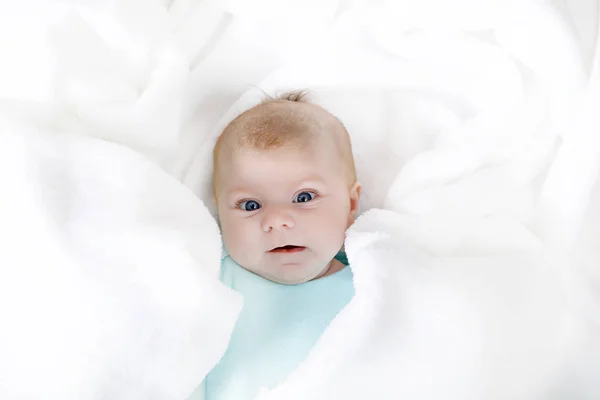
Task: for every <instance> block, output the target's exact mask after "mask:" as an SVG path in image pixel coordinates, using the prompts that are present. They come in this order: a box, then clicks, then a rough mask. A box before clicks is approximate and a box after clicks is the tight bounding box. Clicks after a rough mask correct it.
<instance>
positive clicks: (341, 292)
mask: <svg viewBox="0 0 600 400" xmlns="http://www.w3.org/2000/svg"><path fill="white" fill-rule="evenodd" d="M221 281H222V282H223V283H224V284H225V285H226V286H227V287H230V288H232V289H234V290H235V291H237V292H239V293H240V294H241V295H242V297H243V299H244V306H243V308H242V312H241V314H240V316H239V318H238V320H237V322H236V326H235V329H234V331H233V334H232V337H231V341H230V343H229V346H228V348H227V351H226V352H225V355H224V356H223V358H222V359H221V360H220V361H219V364H218V365H217V366H216V367H215V369H214V370H213V371H211V372H210V373H209V374H208V377H207V378H206V383H205V390H206V397H205V398H206V399H207V400H229V399H232V400H233V399H239V400H244V399H254V398H255V397H256V395H257V394H258V391H259V389H261V388H263V387H264V388H273V387H275V386H277V385H279V384H281V383H283V382H284V381H285V379H286V378H287V376H288V375H289V374H290V373H291V372H292V371H294V370H295V369H296V368H297V367H298V365H300V363H302V362H303V361H304V360H305V359H306V358H307V356H308V354H309V352H310V350H311V349H312V347H313V346H314V344H315V342H316V341H317V339H318V338H319V337H320V336H321V334H322V333H323V332H324V331H325V329H326V328H327V326H328V325H329V323H330V322H331V320H332V319H333V318H334V317H335V316H336V315H337V314H338V313H339V311H340V310H341V309H342V308H343V307H344V306H346V304H347V303H348V302H349V301H350V299H351V298H352V296H353V295H354V287H353V283H352V272H351V269H350V268H348V267H347V268H344V269H343V270H341V271H339V272H337V273H335V274H333V275H330V276H327V277H325V278H321V279H317V280H315V281H311V282H306V283H303V284H300V285H282V284H278V283H274V282H271V281H268V280H266V279H264V278H261V277H259V276H257V275H254V274H252V273H251V272H249V271H246V270H245V269H243V268H242V267H240V266H239V265H237V264H236V263H235V262H234V261H233V260H231V258H229V257H226V258H225V259H224V260H223V265H222V271H221Z"/></svg>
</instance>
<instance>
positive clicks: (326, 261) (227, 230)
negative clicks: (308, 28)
mask: <svg viewBox="0 0 600 400" xmlns="http://www.w3.org/2000/svg"><path fill="white" fill-rule="evenodd" d="M213 160H214V169H213V170H214V172H213V193H214V198H215V203H216V205H217V211H218V217H219V222H220V225H221V231H222V234H223V242H224V244H225V248H226V249H227V251H228V253H229V255H230V257H231V258H232V259H233V260H234V261H235V262H237V263H238V264H239V265H241V266H242V267H244V268H245V269H247V270H249V271H251V272H253V273H255V274H257V275H260V276H262V277H264V278H266V279H269V280H271V281H274V282H279V283H285V284H297V283H302V282H307V281H310V280H313V279H316V278H319V277H322V276H325V275H327V274H328V273H330V272H331V271H332V269H335V263H339V262H338V261H336V260H334V256H335V255H336V253H337V252H339V251H340V249H341V248H342V246H343V244H344V238H345V232H346V229H347V228H348V227H349V226H350V225H351V224H352V222H353V221H354V216H355V214H356V210H357V207H358V199H359V196H360V184H359V183H358V182H357V180H356V172H355V168H354V159H353V156H352V147H351V145H350V138H349V136H348V133H347V131H346V129H345V128H344V126H343V125H342V123H341V122H340V121H339V120H338V119H337V118H336V117H334V116H333V115H331V114H330V113H329V112H327V111H326V110H324V109H323V108H321V107H319V106H317V105H315V104H311V103H309V102H306V101H304V95H303V94H302V93H298V92H293V93H288V94H285V95H283V96H280V97H278V98H275V99H269V100H266V101H265V102H263V103H261V104H259V105H257V106H255V107H253V108H251V109H249V110H247V111H246V112H244V113H242V114H241V115H239V116H238V117H237V118H235V119H234V120H233V121H232V122H230V123H229V125H227V127H225V129H224V130H223V133H222V134H221V136H220V137H219V139H218V140H217V143H216V145H215V148H214V152H213Z"/></svg>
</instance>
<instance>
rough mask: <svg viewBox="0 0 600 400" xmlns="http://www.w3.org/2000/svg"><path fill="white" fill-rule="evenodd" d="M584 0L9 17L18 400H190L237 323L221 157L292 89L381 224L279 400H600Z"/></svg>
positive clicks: (10, 280)
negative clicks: (340, 142)
mask: <svg viewBox="0 0 600 400" xmlns="http://www.w3.org/2000/svg"><path fill="white" fill-rule="evenodd" d="M574 1H575V0H567V1H566V2H549V1H538V0H514V1H513V0H511V1H506V0H452V1H447V0H425V1H415V0H411V1H409V0H378V1H368V0H358V1H354V0H352V1H346V0H340V1H336V0H327V1H321V0H318V1H317V0H310V1H302V2H297V1H293V0H277V1H275V0H255V1H252V2H249V1H245V0H224V1H221V0H218V1H215V0H203V1H195V0H107V1H78V0H66V1H51V0H43V1H41V0H39V1H36V0H22V1H18V2H17V1H3V2H0V38H2V39H0V60H1V62H0V115H2V123H1V126H0V160H1V161H0V166H1V168H0V178H1V180H0V182H2V195H0V244H2V247H1V251H0V319H1V320H0V322H1V325H2V329H0V377H2V380H0V398H2V399H5V398H6V399H14V398H17V399H19V398H28V399H48V398H51V399H54V398H56V399H61V400H63V399H67V400H70V399H74V400H81V399H94V400H95V399H106V398H109V399H111V400H113V399H114V400H120V399H127V400H131V399H144V400H146V399H175V400H179V399H184V398H185V397H186V396H187V395H189V393H190V392H191V391H192V389H193V388H194V387H195V386H197V385H198V384H199V383H200V382H201V381H202V379H203V378H204V376H205V375H206V373H207V372H208V371H209V370H210V369H211V368H212V367H213V366H214V365H215V364H216V362H217V360H218V359H219V358H220V357H221V356H222V354H223V352H224V351H225V348H226V344H227V341H228V339H229V336H230V335H231V332H232V329H233V326H234V322H235V320H236V317H237V313H238V312H239V307H240V306H241V304H240V303H239V301H240V299H239V298H238V297H237V296H236V294H235V293H234V292H232V291H229V290H228V289H227V288H226V287H224V286H223V285H222V284H221V283H219V281H218V268H219V252H220V242H219V235H218V231H217V226H216V224H215V221H214V220H213V219H211V217H210V214H209V212H207V208H208V210H209V211H213V212H214V210H213V209H212V203H211V201H210V176H211V158H210V152H211V149H212V145H213V143H214V140H215V138H216V136H217V134H218V133H219V130H220V128H222V126H223V125H224V124H225V123H226V122H227V121H229V120H230V119H231V118H232V117H233V116H235V115H236V114H237V113H238V112H240V111H241V110H242V109H244V108H245V107H246V106H249V105H253V104H254V103H255V102H256V101H257V100H258V99H259V98H260V96H261V90H259V89H262V90H265V91H267V92H274V91H279V90H284V89H289V88H294V89H296V88H298V87H308V88H309V89H312V90H313V91H314V100H315V101H316V102H319V103H320V104H322V105H324V106H326V107H327V108H329V109H330V110H331V111H333V112H334V113H335V114H336V115H337V116H339V117H340V118H341V119H342V120H343V121H344V123H345V125H346V126H347V127H348V130H349V132H350V134H351V136H352V141H353V143H354V150H355V153H356V161H357V168H358V173H359V177H360V179H361V180H362V181H363V183H364V188H363V194H364V195H363V198H362V201H361V209H362V210H363V211H364V210H369V209H371V208H373V207H375V208H384V209H386V210H387V211H372V212H370V213H368V214H366V215H364V216H363V217H362V218H361V219H360V221H359V223H358V224H357V225H356V226H355V227H354V228H353V229H352V231H351V232H350V233H349V237H348V243H347V251H348V254H349V257H350V261H351V264H352V268H353V270H354V277H355V280H356V297H355V298H354V299H353V300H352V301H351V302H350V303H349V305H348V307H347V308H345V309H344V310H343V311H342V312H341V314H340V315H339V316H338V317H337V318H336V319H335V320H334V321H333V324H332V326H331V327H330V329H329V330H328V331H327V332H325V334H324V336H323V337H322V338H321V340H320V341H319V342H318V343H317V345H316V348H315V349H314V350H315V351H314V352H313V354H312V355H311V357H310V358H309V359H307V360H306V363H305V364H304V366H302V367H300V368H299V369H298V370H296V371H295V372H293V373H292V375H291V376H290V379H289V380H287V381H286V382H284V383H283V384H282V385H280V386H279V387H278V388H275V389H274V390H272V391H270V392H267V393H263V395H264V396H265V397H267V398H282V399H290V398H292V399H293V398H294V396H300V397H302V396H304V397H303V398H320V397H321V398H344V399H345V398H350V399H353V398H359V399H364V398H372V397H379V398H384V399H385V398H393V399H395V398H407V399H419V400H420V399H440V398H443V399H461V400H462V399H476V400H480V399H482V398H483V399H496V398H497V399H506V398H510V399H523V400H532V399H533V400H535V399H538V398H539V399H544V400H546V399H553V400H555V399H574V398H577V399H594V400H595V399H598V398H600V393H599V391H600V390H599V387H598V386H599V384H598V382H600V377H598V373H599V371H600V366H599V365H598V363H599V360H600V356H599V354H600V351H599V350H598V349H599V348H600V344H599V343H598V340H597V339H598V338H599V337H600V334H599V333H598V327H599V326H600V321H598V317H597V316H598V315H600V311H599V310H600V307H599V305H598V303H599V301H598V299H599V298H600V294H599V293H598V289H597V288H598V282H600V273H599V268H598V265H600V255H599V254H598V251H597V249H598V248H600V246H598V238H599V237H600V232H598V227H599V226H600V223H598V215H599V214H598V211H599V208H600V207H599V204H600V202H599V201H598V190H599V189H598V171H599V168H600V163H599V160H600V158H599V156H598V154H599V149H600V145H599V143H598V139H599V137H600V135H599V134H598V127H599V126H600V122H599V121H598V112H597V110H598V109H600V101H599V100H600V99H599V98H598V90H600V80H599V78H600V57H598V54H600V48H599V47H598V46H599V45H600V44H599V42H597V41H596V37H597V36H598V35H597V33H598V17H597V16H598V11H599V7H598V4H597V2H593V1H591V0H590V1H586V0H581V1H577V5H576V7H574V6H573V5H574V4H575V3H574ZM563 5H565V6H566V7H562V6H563ZM32 10H34V11H32ZM570 10H576V13H574V14H570V13H569V11H570ZM582 16H583V17H582ZM589 32H591V34H589ZM594 48H595V50H594ZM157 165H158V167H157ZM165 172H166V173H165ZM178 180H179V181H183V182H184V183H185V185H186V186H187V187H188V188H189V189H191V191H192V192H193V193H194V194H196V195H197V196H198V197H199V198H200V200H198V199H197V198H196V197H194V196H193V195H192V194H191V193H190V191H188V190H186V188H185V187H184V186H183V185H181V184H180V183H179V182H178ZM592 196H594V197H592ZM213 215H214V214H213ZM411 249H412V250H411ZM411 254H413V255H414V256H411ZM342 334H343V335H342ZM340 335H341V336H340ZM340 337H342V339H343V340H339V339H340ZM32 383H35V384H32ZM367 392H368V393H367Z"/></svg>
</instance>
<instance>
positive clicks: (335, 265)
mask: <svg viewBox="0 0 600 400" xmlns="http://www.w3.org/2000/svg"><path fill="white" fill-rule="evenodd" d="M344 268H346V266H345V265H344V264H342V263H341V262H340V261H339V260H337V259H335V258H334V259H333V260H331V262H330V263H329V265H328V266H327V268H326V269H325V271H324V272H323V273H322V274H321V275H319V276H317V277H316V278H313V279H311V281H315V280H317V279H321V278H325V277H326V276H329V275H333V274H335V273H336V272H338V271H341V270H343V269H344Z"/></svg>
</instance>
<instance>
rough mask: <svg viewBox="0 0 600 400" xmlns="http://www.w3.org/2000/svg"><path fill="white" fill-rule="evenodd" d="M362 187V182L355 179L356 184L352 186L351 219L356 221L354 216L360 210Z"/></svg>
mask: <svg viewBox="0 0 600 400" xmlns="http://www.w3.org/2000/svg"><path fill="white" fill-rule="evenodd" d="M361 189H362V185H361V184H360V182H358V181H355V182H354V184H352V186H351V187H350V193H349V195H350V216H349V217H350V219H351V220H352V221H354V217H355V215H356V213H357V211H358V202H359V200H360V191H361Z"/></svg>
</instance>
